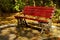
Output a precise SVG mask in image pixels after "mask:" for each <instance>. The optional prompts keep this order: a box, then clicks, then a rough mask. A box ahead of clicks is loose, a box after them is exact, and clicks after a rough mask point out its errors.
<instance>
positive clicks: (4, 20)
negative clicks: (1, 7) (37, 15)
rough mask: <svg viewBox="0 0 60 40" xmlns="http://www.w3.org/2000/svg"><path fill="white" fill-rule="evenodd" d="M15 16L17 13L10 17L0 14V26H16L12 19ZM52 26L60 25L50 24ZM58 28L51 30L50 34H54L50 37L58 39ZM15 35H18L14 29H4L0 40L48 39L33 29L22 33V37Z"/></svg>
mask: <svg viewBox="0 0 60 40" xmlns="http://www.w3.org/2000/svg"><path fill="white" fill-rule="evenodd" d="M15 15H19V13H13V14H10V15H8V14H7V15H6V14H4V15H1V14H0V26H3V25H8V24H17V20H16V19H15V17H14V16H15ZM30 22H31V21H30ZM52 24H53V25H55V26H57V25H60V23H58V24H57V23H52ZM58 28H60V27H59V26H58ZM58 28H57V29H56V28H53V29H52V32H53V33H51V34H54V36H51V37H56V36H58V37H60V29H58ZM28 29H29V28H28ZM24 32H27V33H24ZM17 35H18V34H17V31H16V27H9V28H5V29H3V30H1V32H0V40H43V37H44V38H45V37H49V36H48V35H47V34H43V35H41V33H40V32H39V31H37V30H33V29H30V30H29V31H22V33H21V35H22V36H19V35H18V37H17ZM41 36H42V37H41ZM16 37H17V38H16ZM15 38H16V39H15ZM46 40H49V39H46ZM50 40H51V39H50ZM57 40H58V39H57Z"/></svg>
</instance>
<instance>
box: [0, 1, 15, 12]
mask: <svg viewBox="0 0 60 40" xmlns="http://www.w3.org/2000/svg"><path fill="white" fill-rule="evenodd" d="M13 7H14V2H13V0H0V10H2V11H10V10H13Z"/></svg>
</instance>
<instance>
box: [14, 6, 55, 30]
mask: <svg viewBox="0 0 60 40" xmlns="http://www.w3.org/2000/svg"><path fill="white" fill-rule="evenodd" d="M53 13H54V8H53V7H43V6H35V7H34V6H25V7H24V10H23V14H24V16H15V18H16V19H18V25H20V26H21V25H22V24H23V25H22V26H24V25H25V24H27V23H26V21H25V19H29V20H35V21H37V22H39V24H40V23H49V21H48V20H49V19H51V18H52V15H53ZM31 16H33V17H31ZM34 17H35V18H34ZM46 19H47V20H46ZM18 28H19V27H18ZM29 28H31V27H30V26H29ZM32 28H33V29H38V30H40V29H39V28H35V27H32Z"/></svg>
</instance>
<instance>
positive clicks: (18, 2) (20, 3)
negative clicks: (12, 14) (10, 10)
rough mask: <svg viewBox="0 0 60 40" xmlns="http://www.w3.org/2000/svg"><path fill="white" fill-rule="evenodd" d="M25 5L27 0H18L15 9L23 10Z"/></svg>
mask: <svg viewBox="0 0 60 40" xmlns="http://www.w3.org/2000/svg"><path fill="white" fill-rule="evenodd" d="M24 6H25V2H24V1H22V0H16V1H15V7H14V9H15V10H17V11H20V10H22V9H23V8H24Z"/></svg>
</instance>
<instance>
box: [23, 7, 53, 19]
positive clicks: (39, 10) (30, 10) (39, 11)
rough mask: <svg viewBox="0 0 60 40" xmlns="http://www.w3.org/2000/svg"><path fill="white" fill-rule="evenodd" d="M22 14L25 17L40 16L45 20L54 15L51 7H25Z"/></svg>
mask: <svg viewBox="0 0 60 40" xmlns="http://www.w3.org/2000/svg"><path fill="white" fill-rule="evenodd" d="M23 13H24V14H25V15H32V16H40V17H45V18H51V16H52V14H53V13H54V8H53V7H42V6H37V7H36V6H35V7H34V6H25V8H24V11H23Z"/></svg>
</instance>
